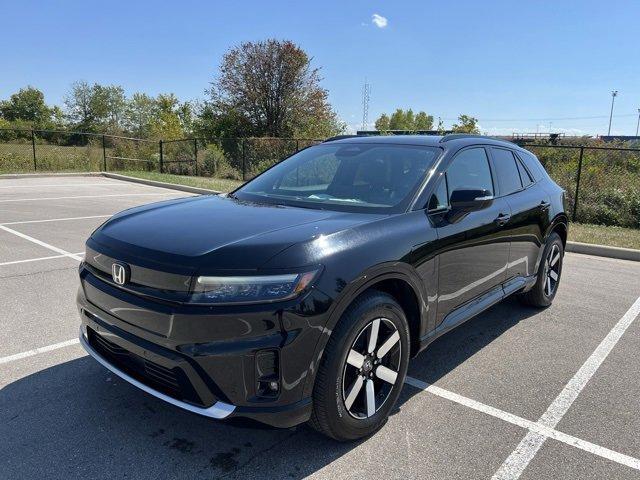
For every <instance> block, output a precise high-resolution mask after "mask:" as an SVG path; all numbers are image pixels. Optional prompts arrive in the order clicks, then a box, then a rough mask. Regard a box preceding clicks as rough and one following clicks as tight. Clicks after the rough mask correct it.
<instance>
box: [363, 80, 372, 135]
mask: <svg viewBox="0 0 640 480" xmlns="http://www.w3.org/2000/svg"><path fill="white" fill-rule="evenodd" d="M370 98H371V85H369V83H367V79H366V78H365V79H364V86H363V87H362V130H366V129H367V128H368V127H367V124H368V123H369V99H370Z"/></svg>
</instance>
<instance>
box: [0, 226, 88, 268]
mask: <svg viewBox="0 0 640 480" xmlns="http://www.w3.org/2000/svg"><path fill="white" fill-rule="evenodd" d="M0 230H4V231H5V232H8V233H12V234H13V235H16V236H18V237H20V238H23V239H25V240H28V241H30V242H32V243H35V244H36V245H40V246H41V247H44V248H48V249H49V250H51V251H52V252H56V253H58V254H60V255H62V256H65V257H69V258H73V259H74V260H77V261H79V262H81V261H82V257H81V256H79V255H76V254H75V253H71V252H67V251H66V250H63V249H61V248H58V247H54V246H53V245H49V244H48V243H46V242H43V241H42V240H38V239H37V238H33V237H30V236H29V235H25V234H24V233H21V232H18V231H16V230H13V229H12V228H9V227H5V226H4V225H0Z"/></svg>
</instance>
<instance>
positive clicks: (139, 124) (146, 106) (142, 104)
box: [123, 93, 157, 138]
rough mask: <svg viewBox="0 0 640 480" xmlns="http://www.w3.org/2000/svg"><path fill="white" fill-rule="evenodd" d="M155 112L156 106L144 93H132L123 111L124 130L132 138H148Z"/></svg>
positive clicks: (152, 99)
mask: <svg viewBox="0 0 640 480" xmlns="http://www.w3.org/2000/svg"><path fill="white" fill-rule="evenodd" d="M156 110H157V104H156V101H155V99H154V98H153V97H150V96H149V95H147V94H146V93H134V94H133V96H132V97H131V98H130V99H129V101H128V102H127V105H126V107H125V110H124V119H123V126H124V129H125V130H126V131H127V132H129V133H130V134H131V135H133V136H134V137H138V138H146V137H148V136H149V133H150V127H151V122H152V120H153V118H154V117H155V115H156Z"/></svg>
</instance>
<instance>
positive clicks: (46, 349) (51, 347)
mask: <svg viewBox="0 0 640 480" xmlns="http://www.w3.org/2000/svg"><path fill="white" fill-rule="evenodd" d="M76 343H80V340H78V339H77V338H74V339H73V340H67V341H66V342H60V343H54V344H53V345H47V346H46V347H40V348H34V349H33V350H28V351H26V352H22V353H16V354H15V355H9V356H8V357H0V365H1V364H3V363H9V362H14V361H16V360H21V359H23V358H27V357H33V356H34V355H38V354H40V353H45V352H51V351H52V350H58V349H59V348H64V347H69V346H71V345H75V344H76Z"/></svg>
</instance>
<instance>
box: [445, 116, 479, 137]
mask: <svg viewBox="0 0 640 480" xmlns="http://www.w3.org/2000/svg"><path fill="white" fill-rule="evenodd" d="M451 129H452V130H453V131H454V132H456V133H480V129H479V128H478V119H477V118H474V117H471V116H469V115H460V116H459V117H458V123H456V124H454V125H453V127H451Z"/></svg>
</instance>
